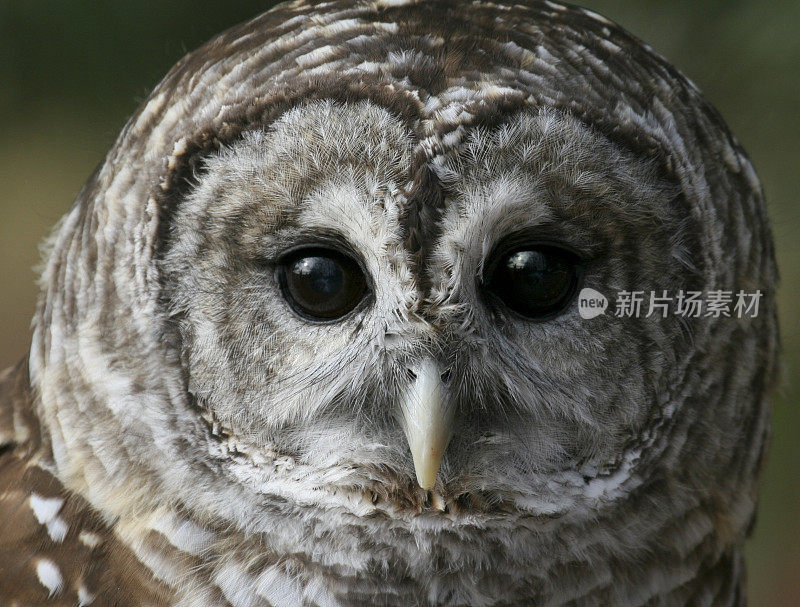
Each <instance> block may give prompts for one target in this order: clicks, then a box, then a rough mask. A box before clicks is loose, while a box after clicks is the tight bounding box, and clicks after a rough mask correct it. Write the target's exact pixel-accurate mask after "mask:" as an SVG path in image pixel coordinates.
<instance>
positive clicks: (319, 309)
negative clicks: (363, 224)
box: [278, 249, 367, 320]
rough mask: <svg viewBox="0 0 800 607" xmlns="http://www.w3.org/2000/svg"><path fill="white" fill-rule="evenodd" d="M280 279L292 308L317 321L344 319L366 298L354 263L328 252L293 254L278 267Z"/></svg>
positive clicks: (323, 250) (311, 250)
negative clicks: (343, 317)
mask: <svg viewBox="0 0 800 607" xmlns="http://www.w3.org/2000/svg"><path fill="white" fill-rule="evenodd" d="M278 279H279V281H280V283H281V288H282V289H283V292H284V296H285V297H286V299H287V300H288V301H289V303H290V304H291V306H292V308H293V309H294V310H295V311H296V312H298V313H300V314H301V315H303V316H306V317H310V318H312V319H317V320H333V319H337V318H341V317H342V316H345V315H346V314H347V313H348V312H350V311H351V310H353V308H355V307H356V306H357V305H358V303H359V302H360V301H361V300H362V299H363V298H364V295H365V293H366V288H367V283H366V279H365V277H364V273H363V272H362V271H361V269H360V268H359V267H358V264H357V263H356V262H355V261H353V260H352V259H350V258H349V257H347V256H346V255H344V254H342V253H339V252H337V251H332V250H327V249H304V250H301V251H297V252H295V253H293V254H292V255H290V256H289V257H288V258H287V259H286V260H285V261H284V263H283V264H281V266H280V267H279V268H278Z"/></svg>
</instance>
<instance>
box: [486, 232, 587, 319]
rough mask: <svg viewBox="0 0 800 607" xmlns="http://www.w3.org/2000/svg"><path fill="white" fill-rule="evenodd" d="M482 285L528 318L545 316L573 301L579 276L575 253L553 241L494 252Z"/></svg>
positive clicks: (494, 296)
mask: <svg viewBox="0 0 800 607" xmlns="http://www.w3.org/2000/svg"><path fill="white" fill-rule="evenodd" d="M487 268H488V269H487V272H486V273H485V274H484V280H483V284H484V289H485V291H486V292H487V293H488V294H489V295H490V296H492V298H493V299H497V300H500V301H501V302H502V303H503V304H504V305H505V306H506V307H508V308H510V309H511V310H513V311H514V312H516V313H517V314H519V315H520V316H522V317H524V318H526V319H528V320H545V319H547V318H551V317H553V316H555V315H557V314H558V313H560V312H562V311H563V310H564V309H565V308H566V307H567V305H568V304H569V303H570V301H572V298H573V295H574V294H575V292H576V290H577V286H578V282H579V279H580V262H579V260H578V258H577V256H576V255H575V254H574V253H572V252H571V251H568V250H566V249H563V248H561V247H557V246H553V245H539V244H532V245H521V246H517V247H515V248H512V249H505V250H501V251H500V252H499V253H498V254H496V255H494V256H493V257H492V258H491V259H490V261H489V264H488V266H487Z"/></svg>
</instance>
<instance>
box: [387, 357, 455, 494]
mask: <svg viewBox="0 0 800 607" xmlns="http://www.w3.org/2000/svg"><path fill="white" fill-rule="evenodd" d="M412 371H413V373H414V375H415V378H414V379H413V380H412V383H411V385H410V386H409V387H408V389H407V390H406V392H405V394H404V395H403V396H402V399H401V403H400V410H399V417H400V422H401V424H402V426H403V431H404V432H405V433H406V438H407V439H408V446H409V448H410V449H411V456H412V457H413V458H414V471H415V472H416V474H417V483H418V484H419V486H420V487H422V488H423V489H432V488H433V486H434V485H435V484H436V475H437V474H438V473H439V465H440V464H441V463H442V455H444V450H445V449H446V448H447V443H448V441H449V440H450V435H451V425H452V415H451V413H450V412H449V411H448V409H449V408H447V407H445V398H444V396H445V395H444V385H443V384H442V373H441V370H440V369H439V365H438V364H437V363H436V362H435V361H434V360H432V359H430V358H426V359H424V360H423V361H422V362H421V363H420V364H419V365H417V366H416V367H414V368H413V369H412Z"/></svg>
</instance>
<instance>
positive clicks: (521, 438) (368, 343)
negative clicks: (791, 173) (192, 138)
mask: <svg viewBox="0 0 800 607" xmlns="http://www.w3.org/2000/svg"><path fill="white" fill-rule="evenodd" d="M420 147H421V146H420V142H419V141H418V140H417V138H416V137H415V135H414V132H413V130H412V129H411V128H410V127H409V126H408V125H406V124H404V123H403V121H402V119H400V118H398V117H396V116H395V115H393V114H392V113H391V112H389V111H388V110H387V109H385V108H382V107H380V106H378V105H376V104H374V103H372V102H369V101H362V102H356V103H344V102H335V101H327V100H321V101H313V102H308V103H305V104H301V105H299V106H298V107H295V108H293V109H291V110H289V111H287V112H286V113H284V114H283V115H282V116H280V117H279V118H277V119H276V120H275V121H274V122H273V123H272V124H270V125H269V126H268V127H266V128H264V129H258V130H251V131H247V132H245V133H244V134H243V135H242V136H241V137H240V138H239V139H238V140H236V141H235V142H233V143H231V144H229V145H227V146H226V147H224V148H223V149H221V150H220V151H219V152H217V153H214V154H211V155H209V156H208V157H207V158H206V159H205V161H204V165H203V168H202V170H201V171H200V172H199V173H198V174H197V175H196V177H195V180H194V183H193V185H192V187H191V189H190V191H189V193H188V194H187V197H186V200H185V201H184V202H182V203H181V205H180V206H179V208H178V211H177V213H176V215H175V218H174V220H173V227H172V232H171V234H170V237H169V243H168V246H167V248H166V252H165V254H164V256H163V259H162V261H161V266H162V272H163V274H164V276H165V277H166V288H165V296H166V298H167V300H168V302H169V303H168V305H169V309H170V313H171V315H172V318H173V319H174V320H175V321H176V323H177V327H178V331H179V334H180V338H181V344H182V351H183V357H184V366H185V368H186V370H187V377H188V387H189V392H190V393H191V395H192V396H193V398H194V399H195V401H196V406H197V409H198V410H199V411H200V413H201V414H202V415H203V417H204V418H205V419H206V420H207V422H208V423H209V427H210V431H211V432H212V434H213V435H214V436H215V437H216V439H217V440H218V441H219V442H221V443H224V444H225V448H224V449H223V450H221V451H220V452H219V453H218V457H219V460H220V461H221V462H222V468H221V469H222V470H223V471H224V474H225V475H226V477H227V478H228V480H229V481H230V482H235V483H240V484H244V485H246V486H247V488H248V490H250V491H253V492H256V493H259V492H270V493H274V492H276V491H277V492H284V493H287V494H292V495H296V493H297V491H299V489H300V487H302V486H305V487H309V486H313V487H316V488H320V487H325V488H326V489H325V490H324V491H317V493H316V494H315V497H314V498H313V499H314V500H316V499H320V500H324V499H327V498H329V497H330V495H331V494H333V493H337V492H347V491H351V492H352V491H361V490H368V491H369V492H371V494H372V495H373V496H375V495H378V496H383V498H385V499H386V502H387V504H389V505H390V506H397V505H398V504H401V503H413V502H415V501H419V500H420V499H426V498H425V497H423V496H424V491H422V489H433V490H434V493H435V494H436V495H438V496H441V497H443V498H444V501H445V502H454V503H455V502H456V501H458V500H460V502H459V503H461V504H462V505H463V504H464V503H466V504H467V507H470V506H475V507H477V506H476V504H494V505H497V504H499V503H501V502H512V503H515V504H516V505H519V504H522V503H524V504H526V507H528V508H533V509H534V510H537V509H538V510H539V511H542V512H548V513H552V512H554V511H559V510H561V509H564V508H570V507H574V505H575V503H576V502H591V501H593V500H594V499H598V498H599V497H602V494H603V491H605V490H606V489H608V490H613V485H614V483H610V484H602V487H601V489H598V488H597V486H595V488H594V489H589V486H590V484H589V483H588V480H589V479H591V478H595V477H597V478H598V479H602V478H604V477H607V476H609V475H612V474H614V473H618V474H622V475H623V476H624V475H625V474H626V472H625V469H624V468H625V462H626V461H627V460H626V458H630V455H631V453H633V452H634V451H635V450H636V449H637V448H641V446H642V441H643V438H642V435H643V433H644V430H645V428H646V424H647V420H648V419H649V418H650V416H651V415H652V413H653V410H655V409H657V408H659V407H661V406H662V405H663V402H662V401H663V398H664V395H665V394H667V392H666V388H665V387H666V386H668V385H669V382H670V380H671V378H670V374H669V372H668V369H669V368H670V365H671V363H672V362H673V357H675V356H676V355H679V354H680V349H681V348H682V347H685V343H684V341H685V339H684V335H683V333H682V332H681V330H680V327H679V326H678V325H677V324H676V323H675V322H674V320H673V321H672V322H670V321H668V320H666V319H662V318H660V317H651V318H647V319H645V318H641V319H630V318H628V319H621V318H613V317H610V316H604V317H599V318H596V319H593V320H591V321H587V320H582V319H581V318H580V316H579V315H578V312H577V302H576V299H577V293H578V291H579V289H580V288H582V287H584V286H588V287H592V288H594V289H596V290H598V291H600V292H603V293H611V292H616V291H619V290H623V289H626V288H633V286H634V285H635V284H641V277H642V276H646V277H647V278H648V280H649V281H651V282H652V288H653V289H654V290H658V289H667V290H672V289H677V288H685V287H686V285H687V278H686V276H691V273H690V272H681V271H682V270H685V266H684V265H683V264H682V260H684V259H686V258H687V257H688V256H689V251H688V249H687V247H688V246H689V245H688V244H687V243H688V242H689V240H688V238H685V237H684V235H683V233H682V228H683V226H684V224H685V221H684V219H683V218H682V213H681V203H680V200H679V197H678V193H677V189H676V188H675V187H674V185H672V184H671V183H670V182H669V181H668V180H667V179H665V178H663V177H662V176H660V175H659V173H658V171H657V169H656V167H655V166H653V165H652V164H650V163H649V162H647V161H643V160H641V159H639V158H636V157H633V156H632V155H630V154H629V153H627V152H625V151H624V150H622V149H621V148H618V147H617V146H616V145H614V144H612V143H611V142H610V141H609V140H607V139H605V138H604V137H603V136H601V135H599V134H598V133H595V132H593V131H592V130H590V129H589V128H588V127H587V126H585V125H583V124H581V123H579V122H578V121H577V120H575V119H572V118H569V117H568V116H566V115H563V114H560V113H558V112H555V111H551V110H541V109H537V108H530V109H522V110H520V111H518V112H515V113H513V114H512V115H510V116H508V117H506V118H504V119H503V120H502V121H498V122H497V123H495V124H487V125H478V126H475V127H474V128H471V129H470V130H469V131H468V132H467V133H466V134H465V135H464V140H463V142H462V145H461V146H460V147H459V148H458V151H456V150H455V149H453V150H450V151H447V152H443V153H431V152H422V153H421V152H420ZM422 148H423V149H424V146H422ZM421 154H422V156H421ZM629 234H645V235H646V236H645V237H644V238H635V239H634V238H632V237H629V236H627V235H629ZM656 395H661V398H658V397H657V396H656ZM276 458H278V459H280V458H284V459H285V461H290V462H291V465H290V466H288V467H287V468H286V469H282V468H281V467H280V466H276V465H275V461H276ZM575 478H578V479H580V482H574V479H575ZM465 496H468V498H467V499H466V501H465Z"/></svg>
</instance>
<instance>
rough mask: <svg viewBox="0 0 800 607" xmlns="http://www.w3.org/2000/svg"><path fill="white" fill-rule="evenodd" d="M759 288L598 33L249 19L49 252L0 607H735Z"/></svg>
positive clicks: (761, 263) (619, 50)
mask: <svg viewBox="0 0 800 607" xmlns="http://www.w3.org/2000/svg"><path fill="white" fill-rule="evenodd" d="M776 282H777V272H776V266H775V261H774V253H773V244H772V238H771V235H770V229H769V225H768V222H767V219H766V212H765V207H764V202H763V196H762V192H761V188H760V186H759V182H758V179H757V177H756V175H755V173H754V171H753V168H752V166H751V163H750V162H749V160H748V159H747V157H746V155H745V153H744V151H743V150H742V148H741V147H740V145H739V144H738V143H737V141H736V140H735V139H734V137H733V136H732V135H731V134H730V132H729V131H728V129H727V127H726V126H725V124H724V123H723V121H722V119H721V118H720V116H719V115H718V113H717V112H716V111H715V110H714V109H713V108H712V107H711V106H710V105H709V103H708V102H707V101H705V100H704V98H703V97H702V96H701V94H700V93H699V91H698V90H697V88H696V87H695V86H694V85H693V84H692V83H691V82H690V81H689V80H687V79H686V78H685V77H683V76H682V75H681V74H679V73H678V72H677V71H676V70H675V68H673V67H672V66H670V65H669V64H668V63H667V62H666V61H665V60H664V59H662V58H661V57H659V56H658V55H657V54H656V53H655V52H653V51H652V50H651V49H650V48H649V47H647V46H646V45H644V44H643V43H641V42H640V41H638V40H637V39H635V38H633V37H632V36H631V35H629V34H627V33H626V32H625V31H623V30H622V29H620V28H619V27H618V26H616V25H614V24H613V23H611V22H610V21H608V20H606V19H605V18H603V17H601V16H599V15H597V14H595V13H592V12H590V11H587V10H583V9H580V8H576V7H570V6H565V5H560V4H556V3H553V2H538V1H533V0H531V1H525V2H521V3H520V2H514V3H511V2H505V0H497V1H492V2H489V1H487V0H475V1H471V2H455V1H450V2H448V1H446V0H428V1H423V2H412V1H410V0H332V1H327V2H307V1H304V0H299V1H295V2H290V3H285V4H281V5H279V6H277V7H275V8H274V9H272V10H270V11H269V12H267V13H265V14H263V15H261V16H259V17H257V18H255V19H253V20H252V21H250V22H248V23H245V24H243V25H240V26H237V27H234V28H233V29H231V30H228V31H227V32H225V33H223V34H220V35H219V36H217V37H216V38H214V39H212V40H211V41H210V42H208V43H207V44H206V45H205V46H203V47H202V48H200V49H199V50H197V51H195V52H193V53H191V54H189V55H187V56H186V57H185V58H184V59H182V60H181V61H180V62H179V63H178V64H177V65H176V66H175V67H174V68H173V69H172V70H171V71H170V72H169V73H168V74H167V76H166V77H165V78H164V79H163V80H162V81H161V83H160V84H159V85H158V86H157V87H156V89H155V90H154V91H153V93H152V94H151V95H150V96H149V97H148V98H147V99H146V100H145V101H144V102H143V104H142V105H141V107H140V108H139V109H138V111H137V112H136V113H135V114H134V115H133V117H132V118H131V119H130V121H129V122H128V123H127V125H126V126H125V127H124V129H123V130H122V132H121V134H120V135H119V137H118V139H117V141H116V143H115V144H114V146H113V147H112V149H111V151H110V152H109V153H108V155H107V156H106V158H105V161H104V162H103V163H102V164H101V166H100V167H99V168H98V170H97V171H96V172H95V173H94V174H93V175H92V176H91V177H90V178H89V180H88V182H87V183H86V185H85V187H84V188H83V190H82V191H81V192H80V194H79V196H78V198H77V200H76V202H75V204H74V205H73V206H72V208H71V209H70V211H69V212H68V213H67V215H66V216H65V217H64V218H63V220H62V221H61V222H60V223H59V224H58V226H57V227H56V229H55V231H54V232H53V235H52V237H51V238H50V240H49V243H48V247H47V252H46V253H45V267H44V271H43V275H42V277H41V295H40V298H39V302H38V307H37V310H36V314H35V318H34V323H33V335H32V343H31V348H30V353H29V355H28V356H26V357H25V358H24V359H23V361H22V362H21V363H20V364H19V365H17V366H16V367H15V368H13V369H9V370H7V371H6V372H4V373H3V374H2V376H0V386H1V387H0V521H2V525H1V526H0V603H2V604H3V605H19V606H23V605H71V606H74V605H76V604H77V605H82V606H84V605H115V606H140V605H148V606H167V605H171V606H193V607H204V606H220V607H221V606H226V607H260V606H267V605H272V606H276V607H284V606H298V607H300V606H320V607H322V606H325V607H330V606H343V607H344V606H350V605H356V606H357V605H386V606H395V605H396V606H412V605H421V606H475V607H488V606H501V605H503V606H508V605H550V606H555V605H606V606H608V605H613V606H633V605H725V606H729V605H743V604H744V603H745V590H744V574H745V571H744V562H743V557H742V545H743V542H744V540H745V538H746V536H747V534H748V532H749V530H750V528H751V525H752V523H753V520H754V512H755V506H756V500H757V491H756V489H757V479H758V475H759V471H760V469H761V466H762V459H763V457H764V451H765V443H766V439H767V436H768V432H769V401H768V394H769V388H770V387H771V386H772V385H773V383H774V381H775V376H776V372H775V369H776V351H777V343H778V329H777V323H776V315H775V285H776ZM745 295H749V296H750V299H749V300H748V305H747V307H745V306H743V305H740V304H741V300H742V298H743V297H744V296H745ZM690 304H692V305H690ZM742 312H744V313H742Z"/></svg>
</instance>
